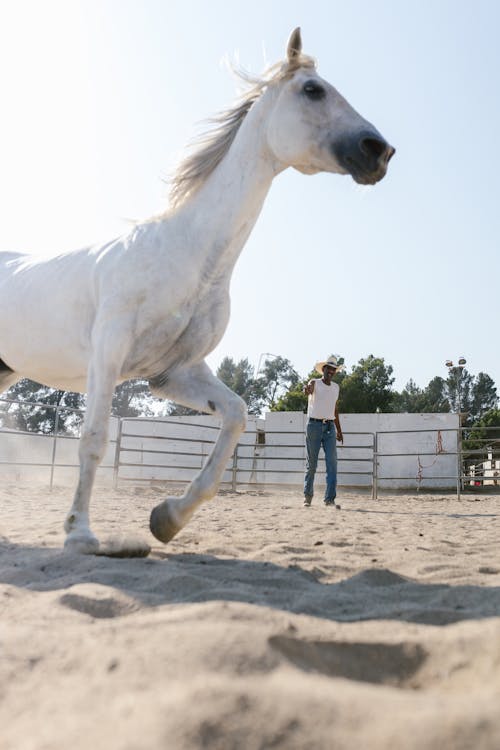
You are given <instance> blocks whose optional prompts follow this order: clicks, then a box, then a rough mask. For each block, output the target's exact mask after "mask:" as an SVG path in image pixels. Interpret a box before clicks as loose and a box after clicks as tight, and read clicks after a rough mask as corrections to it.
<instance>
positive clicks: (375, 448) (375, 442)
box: [372, 432, 378, 500]
mask: <svg viewBox="0 0 500 750" xmlns="http://www.w3.org/2000/svg"><path fill="white" fill-rule="evenodd" d="M377 498H378V432H375V433H373V472H372V500H377Z"/></svg>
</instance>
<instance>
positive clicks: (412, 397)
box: [392, 376, 450, 414]
mask: <svg viewBox="0 0 500 750" xmlns="http://www.w3.org/2000/svg"><path fill="white" fill-rule="evenodd" d="M392 407H393V408H392V411H400V412H408V413H410V414H411V413H419V414H420V413H427V412H448V411H450V404H449V402H448V399H447V390H446V381H445V380H443V378H440V377H439V376H438V377H435V378H433V379H432V380H431V381H430V382H429V384H428V385H427V387H426V388H423V389H422V388H419V386H418V385H417V384H416V383H415V382H414V381H413V380H409V382H408V383H407V384H406V387H405V388H404V389H403V390H402V391H401V393H395V394H394V397H393V402H392Z"/></svg>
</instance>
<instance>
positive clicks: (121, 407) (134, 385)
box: [111, 380, 159, 417]
mask: <svg viewBox="0 0 500 750" xmlns="http://www.w3.org/2000/svg"><path fill="white" fill-rule="evenodd" d="M158 403H159V399H156V398H155V397H154V396H153V395H152V393H151V391H150V389H149V383H148V382H147V380H126V381H125V382H124V383H120V385H117V386H116V388H115V392H114V395H113V402H112V406H111V411H112V413H113V414H114V415H115V416H117V417H151V416H153V415H154V414H155V409H154V408H153V406H154V404H158Z"/></svg>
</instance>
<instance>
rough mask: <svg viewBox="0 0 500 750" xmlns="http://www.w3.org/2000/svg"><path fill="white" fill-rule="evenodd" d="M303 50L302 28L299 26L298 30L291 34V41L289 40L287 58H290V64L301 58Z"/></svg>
mask: <svg viewBox="0 0 500 750" xmlns="http://www.w3.org/2000/svg"><path fill="white" fill-rule="evenodd" d="M301 50H302V37H301V35H300V26H297V28H296V29H294V30H293V31H292V33H291V34H290V39H289V40H288V46H287V48H286V56H287V58H288V62H289V63H291V62H295V61H296V60H297V58H298V57H299V56H300V52H301Z"/></svg>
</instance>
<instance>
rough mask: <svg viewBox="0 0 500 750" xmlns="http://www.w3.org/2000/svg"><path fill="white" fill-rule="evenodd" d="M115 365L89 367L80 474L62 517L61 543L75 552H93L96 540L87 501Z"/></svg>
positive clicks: (99, 456)
mask: <svg viewBox="0 0 500 750" xmlns="http://www.w3.org/2000/svg"><path fill="white" fill-rule="evenodd" d="M117 374H118V372H117V365H116V362H113V363H112V365H111V364H108V366H107V367H102V365H101V366H100V367H99V366H98V365H97V364H96V363H93V364H92V365H91V367H90V370H89V388H88V397H87V410H86V414H85V419H84V423H83V427H82V434H81V438H80V445H79V458H80V476H79V480H78V485H77V488H76V492H75V496H74V499H73V505H72V506H71V509H70V511H69V513H68V515H67V517H66V521H65V523H64V529H65V531H66V533H67V537H66V541H65V543H64V546H65V547H66V548H69V549H71V550H73V551H75V552H82V553H84V554H94V553H95V552H97V550H98V549H99V541H98V540H97V538H96V537H95V536H94V534H93V533H92V531H91V529H90V521H89V505H90V496H91V493H92V487H93V485H94V480H95V474H96V471H97V467H98V466H99V464H100V462H101V461H102V458H103V456H104V452H105V450H106V445H107V442H108V428H109V415H110V411H111V401H112V399H113V392H114V388H115V383H116V378H117Z"/></svg>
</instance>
